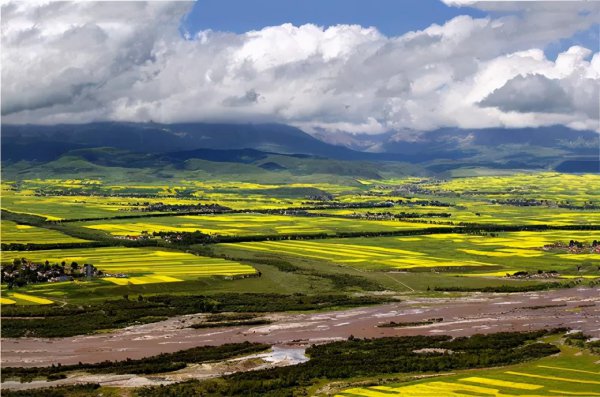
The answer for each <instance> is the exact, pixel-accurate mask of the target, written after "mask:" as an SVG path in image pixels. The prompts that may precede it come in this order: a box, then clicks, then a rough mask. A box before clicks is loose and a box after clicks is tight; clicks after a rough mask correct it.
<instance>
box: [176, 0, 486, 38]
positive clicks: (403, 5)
mask: <svg viewBox="0 0 600 397" xmlns="http://www.w3.org/2000/svg"><path fill="white" fill-rule="evenodd" d="M458 15H471V16H474V17H481V16H485V13H484V12H482V11H479V10H476V9H473V8H466V7H462V8H458V7H448V6H446V5H445V4H443V3H442V2H441V1H439V0H418V1H404V0H371V1H366V0H198V1H197V2H196V4H195V5H194V8H193V10H192V12H191V13H190V14H189V16H188V18H187V20H186V21H185V27H187V28H188V30H189V31H190V32H195V31H198V30H203V29H213V30H219V31H229V32H235V33H243V32H247V31H249V30H258V29H261V28H263V27H265V26H273V25H281V24H282V23H287V22H290V23H292V24H294V25H297V26H298V25H303V24H305V23H313V24H316V25H320V26H330V25H337V24H358V25H361V26H365V27H368V26H375V27H377V29H379V31H381V32H382V33H384V34H386V35H387V36H398V35H401V34H403V33H405V32H408V31H411V30H418V29H424V28H426V27H427V26H429V25H431V24H432V23H444V22H445V21H447V20H449V19H451V18H453V17H455V16H458Z"/></svg>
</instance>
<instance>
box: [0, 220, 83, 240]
mask: <svg viewBox="0 0 600 397" xmlns="http://www.w3.org/2000/svg"><path fill="white" fill-rule="evenodd" d="M0 240H1V241H2V242H3V243H43V244H49V243H80V242H84V241H86V240H83V239H79V238H75V237H71V236H67V235H66V234H63V233H60V232H57V231H55V230H49V229H43V228H41V227H35V226H29V225H19V224H16V223H15V222H11V221H6V220H2V224H1V230H0Z"/></svg>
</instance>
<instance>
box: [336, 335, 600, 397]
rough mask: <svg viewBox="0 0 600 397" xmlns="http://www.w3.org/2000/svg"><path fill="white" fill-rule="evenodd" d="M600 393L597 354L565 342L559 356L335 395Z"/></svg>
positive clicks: (550, 396) (549, 396) (558, 396)
mask: <svg viewBox="0 0 600 397" xmlns="http://www.w3.org/2000/svg"><path fill="white" fill-rule="evenodd" d="M359 396H360V397H392V396H407V397H432V396H456V397H459V396H482V397H483V396H494V397H509V396H521V397H566V396H586V397H593V396H600V364H599V363H598V356H597V355H593V354H590V353H589V352H586V351H581V350H579V349H574V348H572V347H568V346H562V347H561V353H560V354H559V355H558V356H553V357H547V358H544V359H541V360H537V361H533V362H529V363H526V364H520V365H515V366H510V367H505V368H496V369H486V370H477V371H462V372H460V373H459V374H456V375H452V376H434V377H433V378H427V379H424V380H421V381H418V382H411V383H408V384H389V385H382V386H370V387H357V388H351V389H347V390H344V391H343V392H341V393H339V394H337V395H336V397H359Z"/></svg>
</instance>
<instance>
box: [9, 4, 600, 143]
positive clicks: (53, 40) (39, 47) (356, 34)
mask: <svg viewBox="0 0 600 397" xmlns="http://www.w3.org/2000/svg"><path fill="white" fill-rule="evenodd" d="M454 3H456V2H454ZM461 3H462V2H461ZM191 5H192V4H191V3H187V2H148V3H144V2H110V3H103V2H97V3H96V2H72V3H70V2H41V3H29V2H27V3H26V2H14V3H4V4H3V5H2V38H1V39H2V54H1V61H2V119H3V122H7V123H59V122H88V121H94V120H127V121H149V120H154V121H157V122H166V123H169V122H180V121H211V122H212V121H228V122H231V121H239V122H259V121H269V122H282V123H289V124H293V125H297V126H301V127H303V128H305V129H307V130H310V129H311V128H314V129H319V130H328V129H329V130H332V131H340V130H343V131H347V132H350V133H361V132H364V133H373V134H375V133H381V132H384V131H387V130H391V129H413V130H429V129H435V128H439V127H448V126H456V127H462V128H483V127H497V126H506V127H524V126H540V125H551V124H563V125H568V126H571V127H574V128H580V129H581V128H586V129H596V130H597V129H598V111H597V109H598V81H599V79H600V55H599V54H598V53H595V54H593V53H592V51H591V50H590V49H587V48H583V47H580V46H573V47H571V48H570V49H568V50H567V51H565V52H563V53H562V54H560V55H559V56H558V58H557V59H555V60H553V59H548V58H546V56H545V55H544V52H543V50H542V49H543V47H544V46H545V45H547V44H549V43H552V42H555V41H556V40H559V39H562V38H568V37H571V36H572V35H573V34H574V33H576V32H578V31H582V30H586V29H589V28H590V27H591V26H593V24H594V23H595V22H596V21H597V20H598V17H599V9H598V6H596V5H594V4H589V3H585V2H584V3H576V4H568V5H565V4H564V3H563V4H559V3H556V4H554V3H552V4H551V5H549V6H547V7H541V6H540V5H538V4H532V5H531V6H528V7H526V8H525V9H520V12H518V13H516V12H509V11H510V10H514V9H515V7H516V6H515V5H514V4H512V3H503V4H499V3H498V4H497V3H485V4H484V5H483V6H481V5H480V3H477V4H476V5H475V6H477V7H480V8H482V9H486V8H490V9H494V10H495V11H498V10H501V11H502V10H503V12H502V13H498V15H496V14H495V13H492V14H490V16H489V17H487V18H472V17H469V16H459V17H456V18H453V19H451V20H449V21H447V22H446V23H444V24H442V25H437V24H433V25H431V26H429V27H428V28H426V29H423V30H420V31H414V32H408V33H405V34H403V35H401V36H398V37H387V36H385V35H383V34H381V33H380V32H378V31H377V29H375V28H367V27H362V26H357V25H337V26H330V27H320V26H315V25H312V24H307V25H302V26H294V25H291V24H284V25H280V26H270V27H265V28H263V29H261V30H257V31H251V32H246V33H243V34H235V33H228V32H217V31H210V30H206V31H201V32H199V33H197V34H195V35H193V36H187V37H186V36H185V35H182V34H181V33H180V31H179V26H180V21H181V18H182V17H183V16H184V15H185V14H186V13H187V12H188V11H189V9H190V7H191ZM507 10H508V11H507ZM523 90H525V91H526V92H527V95H523V96H519V95H518V93H519V92H522V91H523ZM550 95H551V96H553V98H547V97H548V96H550ZM515 99H518V100H515Z"/></svg>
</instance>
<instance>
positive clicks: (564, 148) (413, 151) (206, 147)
mask: <svg viewBox="0 0 600 397" xmlns="http://www.w3.org/2000/svg"><path fill="white" fill-rule="evenodd" d="M599 136H600V135H599V134H598V133H596V132H594V131H578V130H572V129H569V128H566V127H563V126H550V127H541V128H522V129H500V128H493V129H468V130H467V129H457V128H444V129H438V130H433V131H427V132H415V131H391V132H387V133H384V134H378V135H372V134H354V135H352V134H347V133H332V132H323V131H317V132H315V133H314V134H313V135H311V134H308V133H306V132H304V131H302V130H301V129H299V128H296V127H292V126H288V125H282V124H208V123H185V124H157V123H128V122H99V123H89V124H61V125H51V126H46V125H6V124H5V125H2V163H3V166H5V167H7V166H8V167H10V166H11V165H14V164H16V163H20V167H23V162H27V163H31V164H32V165H40V164H43V163H46V162H51V161H55V160H57V159H60V158H61V157H64V156H69V157H70V158H73V156H75V157H78V158H81V159H82V160H85V161H88V162H90V163H93V164H99V165H104V166H117V165H118V166H139V167H156V166H159V165H161V166H164V165H165V164H170V165H174V166H183V165H182V164H183V163H184V162H186V161H189V160H191V159H200V160H206V161H209V162H228V163H245V164H250V163H252V164H255V165H257V166H259V167H261V168H262V169H264V170H267V171H271V172H277V171H280V170H282V169H286V168H288V167H289V166H290V164H288V165H287V166H286V165H283V164H280V162H281V161H280V162H279V163H278V162H276V161H271V160H272V157H273V156H276V155H279V158H280V160H281V158H282V157H281V156H285V157H286V158H288V159H291V158H294V159H301V158H305V159H308V158H311V159H320V160H325V159H330V160H337V161H344V162H353V161H354V162H356V161H360V162H369V163H379V164H381V163H389V162H402V163H412V164H416V165H418V166H420V167H424V168H425V169H427V170H429V171H431V172H446V171H448V170H452V169H456V168H461V167H487V168H496V169H556V170H560V171H567V172H599V171H600V169H599V163H598V155H599V147H600V141H599ZM94 148H105V149H104V150H91V149H94ZM106 148H112V149H111V150H107V149H106ZM115 150H116V151H118V153H120V155H119V156H117V157H115V156H114V154H115ZM125 154H127V155H125ZM123 158H127V159H128V160H127V162H126V163H125V164H122V162H119V161H118V160H116V159H123ZM269 159H271V160H270V161H266V160H269ZM288 162H289V161H288ZM296 164H297V162H296Z"/></svg>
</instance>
